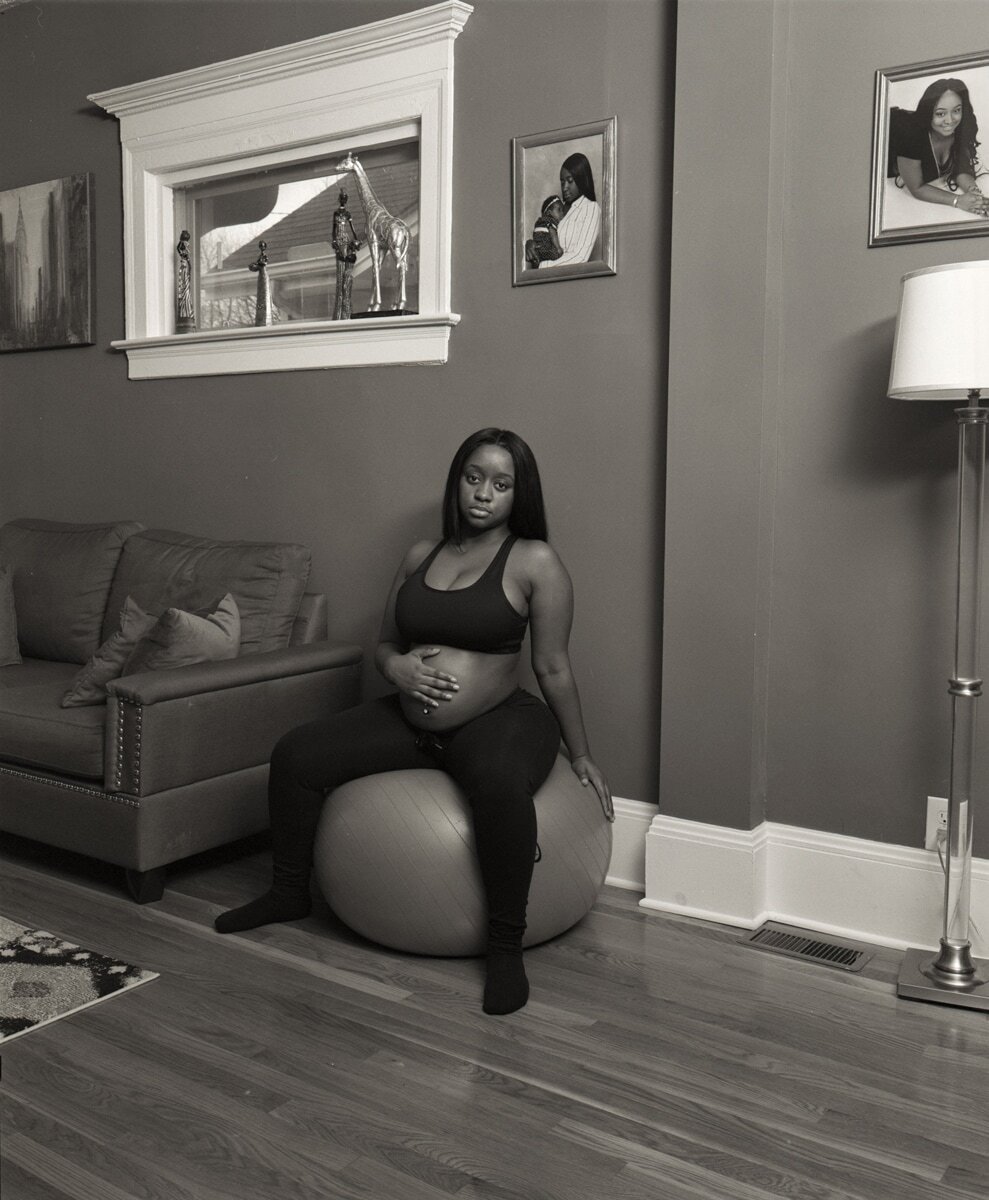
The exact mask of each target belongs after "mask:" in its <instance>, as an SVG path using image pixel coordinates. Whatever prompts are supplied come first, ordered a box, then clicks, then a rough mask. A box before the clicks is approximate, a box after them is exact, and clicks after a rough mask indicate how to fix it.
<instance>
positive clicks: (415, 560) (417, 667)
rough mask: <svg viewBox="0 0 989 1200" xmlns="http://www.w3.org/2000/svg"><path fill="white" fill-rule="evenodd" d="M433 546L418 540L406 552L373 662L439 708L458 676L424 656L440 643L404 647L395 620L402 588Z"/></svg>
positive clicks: (397, 683) (397, 682) (415, 696)
mask: <svg viewBox="0 0 989 1200" xmlns="http://www.w3.org/2000/svg"><path fill="white" fill-rule="evenodd" d="M430 549H431V544H430V543H429V542H417V543H416V544H415V545H414V546H413V547H412V549H411V550H410V551H409V552H408V554H407V555H406V556H405V560H404V561H403V563H402V565H401V566H400V567H399V568H398V571H397V572H396V574H395V578H394V580H393V581H392V585H391V591H390V592H389V593H388V602H387V604H386V605H385V613H384V616H383V617H382V619H381V632H380V633H379V635H378V645H377V647H376V649H375V651H374V665H375V666H376V667H377V668H378V670H379V671H380V672H381V674H382V675H383V676H384V677H385V679H387V680H388V682H389V683H391V684H393V685H394V686H395V687H397V688H398V690H399V691H400V692H404V693H405V694H406V695H407V696H411V697H412V698H413V699H414V700H418V701H419V702H420V703H421V704H428V705H429V706H430V707H431V708H439V706H440V701H442V700H449V699H450V698H451V694H452V693H453V692H456V691H457V690H458V688H459V685H458V683H457V680H456V678H455V677H454V676H453V675H448V674H447V673H446V672H445V671H437V670H436V669H435V668H434V667H428V666H426V663H425V661H424V660H425V659H427V658H431V657H432V656H433V655H434V654H439V647H438V646H431V647H419V648H418V649H417V650H415V651H408V650H406V649H405V643H404V641H403V639H402V635H401V633H400V632H399V629H398V624H397V623H396V621H395V600H396V598H397V596H398V592H399V588H401V586H402V584H403V583H404V582H405V580H406V579H407V578H408V576H409V575H410V574H411V572H412V571H414V570H415V569H416V567H417V566H418V565H419V564H420V563H421V562H422V560H423V559H424V558H425V557H426V555H427V554H428V553H429V551H430Z"/></svg>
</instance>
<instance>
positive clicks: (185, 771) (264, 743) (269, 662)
mask: <svg viewBox="0 0 989 1200" xmlns="http://www.w3.org/2000/svg"><path fill="white" fill-rule="evenodd" d="M361 663H362V652H361V649H360V647H358V646H350V645H341V644H340V643H333V642H313V643H308V644H306V645H302V646H294V647H290V648H289V649H287V650H276V651H271V652H269V653H262V654H250V655H246V656H244V657H243V658H236V659H230V660H227V661H224V662H217V663H201V664H197V665H196V666H192V667H179V668H176V669H175V670H170V671H144V672H141V673H140V674H137V675H131V676H124V677H121V678H120V679H116V680H114V681H113V682H112V683H111V684H110V685H108V687H107V692H108V700H107V724H106V756H105V757H106V777H105V779H104V786H105V788H106V789H107V791H111V792H122V793H125V794H127V795H132V796H149V795H153V794H154V793H156V792H161V791H165V790H167V789H169V788H175V787H181V786H183V785H184V784H188V783H194V782H196V781H198V780H203V779H212V778H214V777H216V776H218V775H226V774H230V773H231V772H234V771H241V770H245V769H246V768H248V767H255V766H258V765H260V764H263V763H266V762H267V761H268V759H269V758H270V756H271V751H272V749H273V748H274V745H275V743H276V742H277V741H278V739H279V738H280V737H281V736H282V734H284V733H287V732H288V730H290V729H292V728H294V727H295V726H296V725H302V724H305V723H306V722H307V721H317V720H320V719H323V718H325V717H328V716H330V715H331V714H332V713H334V712H338V711H340V710H341V709H343V708H349V707H350V706H351V705H353V704H356V703H357V700H358V698H359V691H360V673H361Z"/></svg>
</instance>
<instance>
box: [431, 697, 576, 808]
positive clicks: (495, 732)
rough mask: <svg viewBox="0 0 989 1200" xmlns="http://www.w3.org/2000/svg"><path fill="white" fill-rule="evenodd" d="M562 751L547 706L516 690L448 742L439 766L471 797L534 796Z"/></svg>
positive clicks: (556, 728)
mask: <svg viewBox="0 0 989 1200" xmlns="http://www.w3.org/2000/svg"><path fill="white" fill-rule="evenodd" d="M559 750H560V727H559V725H558V724H557V722H556V718H555V717H554V716H553V714H552V713H551V712H550V710H549V709H548V708H547V707H546V705H545V704H544V703H543V702H542V701H541V700H539V699H537V698H536V697H535V696H532V695H530V694H529V693H528V692H524V691H521V690H520V691H518V692H516V693H515V694H514V695H512V696H510V697H509V698H508V699H507V700H506V701H504V703H502V704H499V705H498V707H497V708H493V709H491V710H490V711H489V712H486V713H482V714H481V716H479V717H476V718H475V719H474V720H473V721H470V722H469V723H468V724H467V725H464V726H463V727H462V728H461V729H458V730H457V732H456V733H455V734H454V736H453V737H452V738H451V739H450V741H449V743H448V744H447V746H446V748H445V750H444V751H443V753H442V758H441V765H442V766H443V768H444V769H445V770H446V771H447V772H448V773H449V774H450V775H451V776H453V778H454V779H455V780H456V781H457V782H458V783H459V784H460V785H461V786H462V787H463V788H464V790H465V791H466V792H467V794H468V796H476V795H478V793H482V794H483V793H492V792H493V793H497V794H498V795H504V796H506V797H507V795H508V794H510V793H512V792H516V791H517V792H518V793H522V794H526V795H528V796H532V795H533V794H534V793H535V792H536V791H538V789H539V788H540V787H541V786H542V784H543V783H544V782H545V780H546V777H547V776H548V775H549V773H550V771H551V770H552V768H553V763H554V762H555V761H556V756H557V754H558V753H559Z"/></svg>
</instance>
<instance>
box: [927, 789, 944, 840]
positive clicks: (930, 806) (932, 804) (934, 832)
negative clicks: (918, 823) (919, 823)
mask: <svg viewBox="0 0 989 1200" xmlns="http://www.w3.org/2000/svg"><path fill="white" fill-rule="evenodd" d="M947 832H948V801H947V800H945V799H944V798H943V797H941V796H928V797H927V830H926V832H925V834H924V849H925V850H936V849H937V843H938V835H939V834H940V835H944V834H946V833H947Z"/></svg>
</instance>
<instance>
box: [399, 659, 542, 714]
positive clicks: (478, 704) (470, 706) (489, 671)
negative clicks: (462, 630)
mask: <svg viewBox="0 0 989 1200" xmlns="http://www.w3.org/2000/svg"><path fill="white" fill-rule="evenodd" d="M427 650H428V651H429V652H430V655H429V657H430V666H429V669H430V670H432V671H433V672H435V673H437V674H438V675H439V676H440V677H441V678H442V679H443V680H452V681H454V684H455V686H454V684H451V685H450V686H448V687H444V686H442V684H441V685H439V686H437V687H433V688H432V692H430V689H429V688H428V687H427V688H426V689H416V690H413V691H411V692H410V691H408V690H406V689H405V688H403V687H401V685H400V686H399V690H400V691H401V703H402V712H403V713H404V714H405V718H406V720H407V721H409V723H410V724H412V725H415V726H416V727H417V728H419V729H436V730H440V729H452V728H453V727H454V726H457V725H463V724H465V723H466V722H467V721H471V720H473V719H474V717H478V716H480V715H481V713H484V712H487V711H488V709H491V708H494V707H495V706H496V705H498V704H500V703H501V702H502V701H503V700H505V699H506V698H507V697H508V696H510V695H511V694H512V692H514V691H515V688H516V686H517V684H516V668H517V666H518V661H519V655H518V654H483V653H481V652H480V651H477V650H461V649H458V648H457V647H454V646H430V647H414V648H413V650H412V651H411V654H412V655H413V656H415V655H419V654H423V655H424V654H425V653H426V651H427ZM417 692H419V693H421V695H417ZM424 710H425V711H424Z"/></svg>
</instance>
